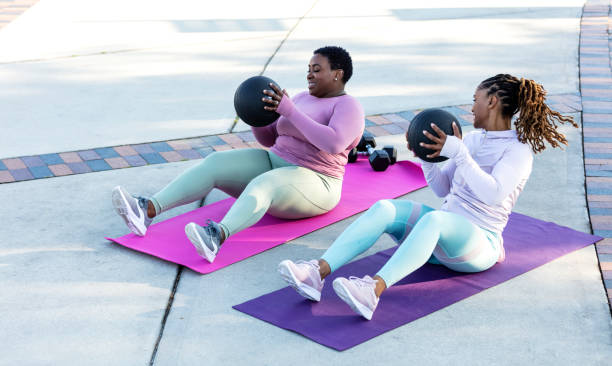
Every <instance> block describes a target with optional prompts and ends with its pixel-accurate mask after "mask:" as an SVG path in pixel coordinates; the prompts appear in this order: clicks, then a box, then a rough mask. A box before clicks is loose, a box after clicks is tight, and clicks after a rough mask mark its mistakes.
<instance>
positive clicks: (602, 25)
mask: <svg viewBox="0 0 612 366" xmlns="http://www.w3.org/2000/svg"><path fill="white" fill-rule="evenodd" d="M610 22H612V17H611V16H610V1H602V0H598V1H593V0H588V1H587V2H586V4H585V5H584V8H583V10H582V18H581V20H580V45H579V65H580V67H579V69H580V94H581V98H582V127H583V129H582V136H583V144H584V172H585V181H586V193H587V205H588V208H589V219H590V221H591V228H592V230H593V233H594V234H595V235H599V236H602V237H604V238H605V239H604V240H602V241H600V242H599V243H596V244H595V247H596V249H597V256H598V259H599V267H600V270H601V275H602V279H603V283H604V286H605V289H606V294H607V297H608V305H610V306H611V310H612V69H611V63H610V51H611V50H610V42H612V37H611V36H610V33H611V32H610Z"/></svg>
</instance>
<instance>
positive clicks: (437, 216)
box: [419, 210, 447, 226]
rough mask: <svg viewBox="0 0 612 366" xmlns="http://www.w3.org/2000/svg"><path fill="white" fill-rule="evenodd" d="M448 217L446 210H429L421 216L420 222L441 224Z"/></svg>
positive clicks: (423, 223)
mask: <svg viewBox="0 0 612 366" xmlns="http://www.w3.org/2000/svg"><path fill="white" fill-rule="evenodd" d="M446 219H447V213H446V212H444V211H439V210H434V211H429V212H427V213H426V214H424V215H423V217H421V219H420V220H419V224H421V225H435V226H441V225H443V224H444V221H445V220H446Z"/></svg>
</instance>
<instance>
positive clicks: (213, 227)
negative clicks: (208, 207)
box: [185, 220, 221, 263]
mask: <svg viewBox="0 0 612 366" xmlns="http://www.w3.org/2000/svg"><path fill="white" fill-rule="evenodd" d="M185 234H187V238H189V241H190V242H191V244H193V246H194V247H195V248H196V250H197V251H198V254H199V255H200V257H202V258H204V259H206V260H207V261H209V262H210V263H212V262H213V261H214V260H215V258H216V257H217V252H218V251H219V247H220V246H221V228H220V227H219V225H218V224H217V223H216V222H214V221H212V220H208V221H207V222H206V226H200V225H198V224H196V223H194V222H190V223H189V224H187V226H185Z"/></svg>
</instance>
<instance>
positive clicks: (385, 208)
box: [368, 200, 396, 216]
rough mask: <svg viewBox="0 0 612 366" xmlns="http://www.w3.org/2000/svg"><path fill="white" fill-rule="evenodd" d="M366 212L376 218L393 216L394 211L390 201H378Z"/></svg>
mask: <svg viewBox="0 0 612 366" xmlns="http://www.w3.org/2000/svg"><path fill="white" fill-rule="evenodd" d="M368 212H369V213H371V214H375V215H377V216H379V215H385V216H395V212H396V209H395V205H394V204H393V202H392V200H379V201H376V202H375V203H374V204H373V205H372V206H370V208H369V209H368Z"/></svg>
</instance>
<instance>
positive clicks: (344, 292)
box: [333, 281, 374, 320]
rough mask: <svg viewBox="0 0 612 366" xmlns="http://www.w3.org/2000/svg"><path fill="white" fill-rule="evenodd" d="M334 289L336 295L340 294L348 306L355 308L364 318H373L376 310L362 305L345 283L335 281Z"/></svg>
mask: <svg viewBox="0 0 612 366" xmlns="http://www.w3.org/2000/svg"><path fill="white" fill-rule="evenodd" d="M333 286H334V291H335V292H336V295H338V296H339V297H340V298H341V299H342V300H343V301H344V302H345V303H347V304H348V306H350V307H351V309H353V311H354V312H356V313H357V314H359V315H361V316H363V317H364V318H366V319H368V320H371V319H372V315H373V314H374V312H373V311H372V310H370V309H368V308H367V307H366V306H364V305H362V304H361V303H360V302H359V301H357V299H355V298H354V297H353V295H351V293H350V291H349V290H348V289H347V288H346V287H345V286H344V284H343V283H342V282H340V281H334V282H333Z"/></svg>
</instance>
